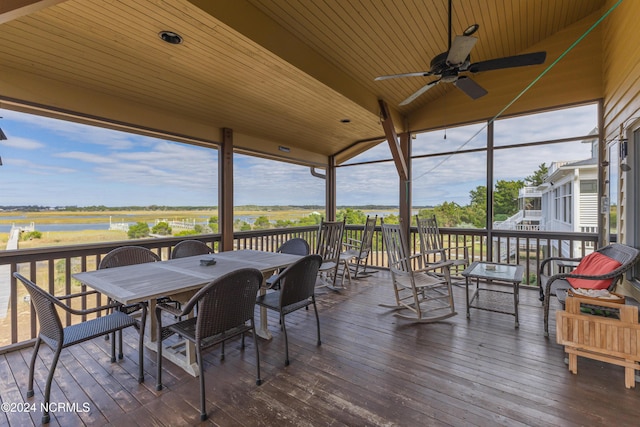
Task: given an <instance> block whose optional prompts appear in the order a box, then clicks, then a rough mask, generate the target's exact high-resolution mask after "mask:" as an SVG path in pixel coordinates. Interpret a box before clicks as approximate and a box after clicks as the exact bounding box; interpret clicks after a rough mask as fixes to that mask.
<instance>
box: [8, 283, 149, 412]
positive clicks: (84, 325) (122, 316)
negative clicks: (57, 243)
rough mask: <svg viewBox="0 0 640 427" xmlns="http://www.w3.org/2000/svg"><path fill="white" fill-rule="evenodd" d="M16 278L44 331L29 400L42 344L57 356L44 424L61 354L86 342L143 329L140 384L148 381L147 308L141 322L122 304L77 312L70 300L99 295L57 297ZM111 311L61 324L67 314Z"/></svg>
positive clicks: (34, 356)
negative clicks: (145, 332)
mask: <svg viewBox="0 0 640 427" xmlns="http://www.w3.org/2000/svg"><path fill="white" fill-rule="evenodd" d="M13 276H14V277H15V278H16V279H18V280H19V281H20V282H22V284H23V285H24V286H25V288H27V291H28V292H29V296H30V298H31V302H32V303H33V305H34V307H35V310H36V315H37V317H38V324H39V325H40V331H39V333H38V337H37V338H36V343H35V346H34V349H33V354H32V356H31V362H30V364H29V382H28V388H27V397H33V395H34V392H33V377H34V368H35V364H36V359H37V356H38V351H39V350H40V344H41V343H42V342H44V343H45V344H47V345H48V346H49V347H50V348H51V349H52V350H53V352H54V355H53V360H52V361H51V365H50V368H49V375H48V376H47V385H46V386H45V391H44V402H43V403H44V404H45V408H46V409H43V411H44V413H43V416H42V423H43V424H47V423H48V422H49V421H50V414H49V411H48V407H49V400H50V397H51V381H52V380H53V374H54V372H55V370H56V366H57V364H58V359H59V358H60V353H61V351H62V349H63V348H67V347H70V346H72V345H75V344H79V343H82V342H84V341H88V340H91V339H93V338H96V337H100V336H103V335H108V334H111V333H113V332H115V331H122V330H123V329H125V328H128V327H129V326H133V327H136V328H138V329H139V331H140V333H139V340H138V369H139V371H138V382H140V383H141V382H143V381H144V367H143V363H144V352H143V348H144V347H143V346H144V327H145V322H146V319H147V306H146V305H145V304H141V309H142V316H141V317H140V320H139V321H138V320H136V319H135V318H133V317H132V316H129V315H128V314H126V313H124V312H122V311H120V310H119V308H120V307H121V305H120V304H119V303H111V304H107V305H103V306H99V307H95V308H91V309H86V310H76V309H74V308H71V307H70V306H68V305H67V304H65V303H64V302H63V301H67V300H70V299H71V298H76V297H82V296H86V295H94V294H97V293H98V292H96V291H86V292H80V293H76V294H72V295H65V296H61V297H56V296H53V295H51V294H50V293H48V292H46V291H45V290H44V289H42V288H40V287H39V286H38V285H36V284H35V283H33V282H32V281H31V280H29V279H27V278H25V277H23V276H22V275H20V274H19V273H13ZM107 310H109V311H111V312H110V314H107V315H103V316H101V317H96V318H94V319H91V320H86V321H84V322H81V323H78V324H75V325H71V326H67V327H63V326H62V321H61V320H60V312H66V313H69V314H72V315H78V316H84V315H87V314H92V313H98V312H101V311H107ZM119 358H120V359H122V346H120V354H119ZM115 361H116V349H115V342H114V340H112V341H111V362H112V363H113V362H115Z"/></svg>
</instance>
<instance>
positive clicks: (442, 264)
mask: <svg viewBox="0 0 640 427" xmlns="http://www.w3.org/2000/svg"><path fill="white" fill-rule="evenodd" d="M452 265H453V261H442V262H434V263H431V264H427V265H425V266H424V267H422V268H419V269H417V270H413V271H414V273H423V272H427V271H433V270H438V269H440V268H447V269H448V268H450V267H451V266H452Z"/></svg>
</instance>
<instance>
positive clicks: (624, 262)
mask: <svg viewBox="0 0 640 427" xmlns="http://www.w3.org/2000/svg"><path fill="white" fill-rule="evenodd" d="M596 252H599V253H601V254H602V255H606V256H608V257H609V258H613V259H615V260H617V261H618V262H619V263H620V264H621V265H620V266H619V267H618V268H616V269H614V270H611V271H609V272H607V273H605V274H600V275H594V276H590V275H578V274H573V273H571V272H568V273H559V274H553V275H552V271H553V269H552V265H553V264H554V263H556V264H557V262H558V261H563V262H566V261H580V260H581V259H580V258H563V257H550V258H546V259H544V260H543V261H542V263H541V264H540V270H539V272H538V281H539V282H538V283H539V286H540V293H541V294H540V299H541V300H543V301H544V336H545V337H548V336H549V304H550V296H551V295H556V296H557V297H558V300H559V301H560V304H562V306H563V307H564V301H565V299H566V295H567V291H568V289H570V288H572V286H571V284H570V283H569V282H568V281H567V278H575V279H585V280H605V279H611V284H610V285H609V286H608V288H607V289H609V290H614V289H615V286H616V284H617V283H618V280H620V279H621V278H622V276H623V275H624V273H625V272H626V271H628V270H630V269H631V268H632V267H633V266H634V265H635V263H636V262H638V260H639V259H640V250H638V249H636V248H633V247H631V246H627V245H623V244H621V243H612V244H610V245H607V246H604V247H602V248H600V249H598V250H596Z"/></svg>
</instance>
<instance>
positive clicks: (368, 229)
mask: <svg viewBox="0 0 640 427" xmlns="http://www.w3.org/2000/svg"><path fill="white" fill-rule="evenodd" d="M377 221H378V215H376V216H374V217H373V218H371V217H369V216H367V220H366V222H365V225H364V231H363V232H362V240H356V239H350V238H347V241H346V242H344V243H343V245H344V247H345V248H346V250H345V251H344V252H342V253H341V254H340V262H341V263H342V266H343V272H342V277H343V280H344V275H345V273H346V275H347V279H349V284H351V278H352V277H353V278H354V279H358V278H359V277H368V276H370V275H371V273H367V265H368V264H369V253H371V246H372V243H373V232H374V231H375V228H376V222H377ZM360 267H362V269H360ZM352 270H353V275H351V271H352ZM358 274H360V276H358Z"/></svg>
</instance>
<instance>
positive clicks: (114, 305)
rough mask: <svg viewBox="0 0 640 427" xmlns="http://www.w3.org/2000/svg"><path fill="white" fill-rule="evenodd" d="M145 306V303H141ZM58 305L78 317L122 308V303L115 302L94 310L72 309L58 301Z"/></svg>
mask: <svg viewBox="0 0 640 427" xmlns="http://www.w3.org/2000/svg"><path fill="white" fill-rule="evenodd" d="M140 304H143V303H140ZM56 305H57V306H59V307H61V308H62V309H63V310H64V311H66V312H68V313H71V314H75V315H77V316H83V315H85V314H91V313H97V312H99V311H104V310H110V309H112V308H120V307H121V306H122V304H121V303H119V302H114V303H111V304H106V305H101V306H99V307H94V308H88V309H85V310H78V309H75V308H71V307H69V306H68V305H66V304H62V302H60V301H56Z"/></svg>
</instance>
